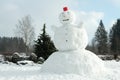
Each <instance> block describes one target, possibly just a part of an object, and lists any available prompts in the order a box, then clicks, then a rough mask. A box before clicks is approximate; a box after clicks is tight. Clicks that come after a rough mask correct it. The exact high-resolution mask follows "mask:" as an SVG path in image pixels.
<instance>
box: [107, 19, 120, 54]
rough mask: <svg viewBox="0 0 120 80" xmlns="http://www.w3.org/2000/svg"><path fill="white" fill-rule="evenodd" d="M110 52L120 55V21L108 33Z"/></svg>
mask: <svg viewBox="0 0 120 80" xmlns="http://www.w3.org/2000/svg"><path fill="white" fill-rule="evenodd" d="M109 42H110V50H111V51H112V52H113V53H114V54H118V53H120V19H118V20H117V22H116V23H115V24H114V25H113V26H112V28H111V30H110V33H109Z"/></svg>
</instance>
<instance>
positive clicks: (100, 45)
mask: <svg viewBox="0 0 120 80" xmlns="http://www.w3.org/2000/svg"><path fill="white" fill-rule="evenodd" d="M87 49H89V50H91V51H93V52H94V53H96V54H99V55H111V54H112V55H120V19H117V21H116V22H115V23H114V24H113V26H112V27H111V29H110V31H109V32H107V31H106V30H105V26H104V24H103V21H102V20H100V23H99V25H98V28H97V30H96V32H95V36H94V38H93V39H92V41H91V45H88V47H87Z"/></svg>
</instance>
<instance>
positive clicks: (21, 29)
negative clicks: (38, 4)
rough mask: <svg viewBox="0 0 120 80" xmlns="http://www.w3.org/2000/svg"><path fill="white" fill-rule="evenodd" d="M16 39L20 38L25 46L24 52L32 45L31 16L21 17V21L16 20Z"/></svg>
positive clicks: (32, 29) (33, 34)
mask: <svg viewBox="0 0 120 80" xmlns="http://www.w3.org/2000/svg"><path fill="white" fill-rule="evenodd" d="M15 33H16V34H17V36H18V37H22V38H23V40H24V42H25V44H26V49H27V50H26V51H28V48H30V47H31V45H32V44H33V40H34V38H35V33H34V27H33V24H32V19H31V16H29V15H27V16H25V17H23V18H22V19H21V20H18V23H17V24H16V32H15Z"/></svg>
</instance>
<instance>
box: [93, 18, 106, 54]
mask: <svg viewBox="0 0 120 80" xmlns="http://www.w3.org/2000/svg"><path fill="white" fill-rule="evenodd" d="M95 40H96V41H97V48H98V53H99V54H106V53H107V52H108V47H107V41H108V38H107V32H106V30H105V27H104V25H103V22H102V20H100V23H99V26H98V29H97V31H96V33H95Z"/></svg>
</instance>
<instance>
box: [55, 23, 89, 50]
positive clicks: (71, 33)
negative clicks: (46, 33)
mask: <svg viewBox="0 0 120 80" xmlns="http://www.w3.org/2000/svg"><path fill="white" fill-rule="evenodd" d="M87 43H88V37H87V33H86V31H85V29H84V28H83V27H79V26H77V25H73V24H69V25H63V26H61V27H59V28H57V29H56V30H55V35H54V44H55V46H56V48H57V49H58V50H60V51H66V50H76V49H85V47H86V46H87Z"/></svg>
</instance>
